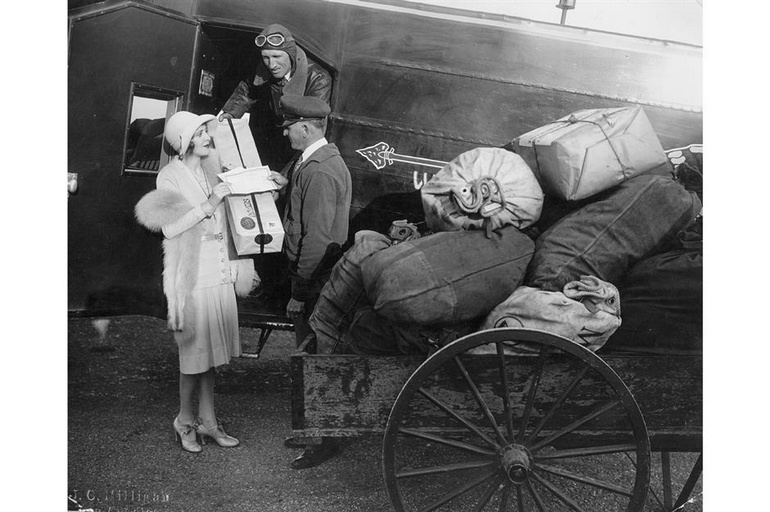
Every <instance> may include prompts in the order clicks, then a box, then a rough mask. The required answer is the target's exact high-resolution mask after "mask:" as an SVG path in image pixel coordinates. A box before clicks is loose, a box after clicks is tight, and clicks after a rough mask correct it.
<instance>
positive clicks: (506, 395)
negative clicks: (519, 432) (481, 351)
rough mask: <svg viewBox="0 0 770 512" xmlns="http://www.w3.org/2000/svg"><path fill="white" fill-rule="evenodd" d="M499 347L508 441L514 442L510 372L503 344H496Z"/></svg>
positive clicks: (498, 356) (498, 353)
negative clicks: (509, 391)
mask: <svg viewBox="0 0 770 512" xmlns="http://www.w3.org/2000/svg"><path fill="white" fill-rule="evenodd" d="M495 346H496V347H497V358H498V362H499V363H500V385H501V386H502V388H503V389H502V391H503V393H502V397H501V398H502V399H503V407H504V408H505V426H506V428H507V429H508V439H510V440H511V441H513V408H512V407H511V396H510V394H509V393H508V372H507V371H506V366H505V350H504V347H503V344H502V343H500V342H498V343H495Z"/></svg>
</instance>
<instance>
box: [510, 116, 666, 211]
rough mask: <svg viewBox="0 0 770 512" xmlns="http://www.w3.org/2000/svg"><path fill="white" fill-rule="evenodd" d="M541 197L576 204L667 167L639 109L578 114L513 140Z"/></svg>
mask: <svg viewBox="0 0 770 512" xmlns="http://www.w3.org/2000/svg"><path fill="white" fill-rule="evenodd" d="M513 146H514V149H515V151H516V153H518V154H519V155H521V156H522V157H523V158H524V160H525V161H526V162H527V163H528V164H529V166H530V167H531V168H532V171H533V172H534V173H535V175H536V176H537V178H538V180H539V181H540V184H541V185H542V187H543V188H544V189H545V192H546V193H548V194H551V195H554V196H556V197H559V198H561V199H566V200H569V201H576V200H580V199H585V198H587V197H590V196H592V195H594V194H597V193H599V192H602V191H604V190H607V189H609V188H612V187H614V186H616V185H618V184H620V183H622V182H624V181H626V180H628V179H630V178H633V177H634V176H637V175H639V174H642V173H644V172H647V171H649V170H651V169H653V168H655V167H657V166H659V165H662V164H664V163H666V162H667V159H666V153H665V152H664V151H663V146H661V144H660V141H659V140H658V136H657V135H656V133H655V131H654V130H653V129H652V125H651V124H650V121H649V120H648V119H647V115H646V114H645V113H644V110H642V108H641V107H639V106H637V107H620V108H604V109H591V110H580V111H577V112H573V113H572V114H570V115H568V116H565V117H562V118H561V119H558V120H556V121H554V122H553V123H550V124H547V125H545V126H541V127H540V128H537V129H535V130H532V131H530V132H527V133H525V134H524V135H520V136H519V137H517V138H515V139H514V140H513Z"/></svg>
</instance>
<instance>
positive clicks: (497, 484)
mask: <svg viewBox="0 0 770 512" xmlns="http://www.w3.org/2000/svg"><path fill="white" fill-rule="evenodd" d="M504 480H505V477H504V476H500V477H499V478H498V479H497V480H495V481H493V482H492V485H490V486H489V487H488V488H487V490H486V491H485V492H484V495H483V496H482V497H481V499H480V500H479V503H478V504H477V505H476V508H475V509H474V510H475V512H481V511H482V510H484V507H486V506H487V503H489V500H491V499H492V495H493V494H495V491H496V490H497V488H498V487H500V484H502V483H503V481H504Z"/></svg>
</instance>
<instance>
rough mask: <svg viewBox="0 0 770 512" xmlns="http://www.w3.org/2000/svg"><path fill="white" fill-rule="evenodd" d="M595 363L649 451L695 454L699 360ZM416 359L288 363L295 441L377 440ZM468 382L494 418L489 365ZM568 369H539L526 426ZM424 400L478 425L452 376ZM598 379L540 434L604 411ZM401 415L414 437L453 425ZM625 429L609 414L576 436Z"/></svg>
mask: <svg viewBox="0 0 770 512" xmlns="http://www.w3.org/2000/svg"><path fill="white" fill-rule="evenodd" d="M604 360H605V361H606V362H607V363H608V364H609V365H610V367H612V368H613V369H614V370H615V372H616V373H618V375H619V376H620V377H621V379H622V380H623V381H624V383H625V384H626V385H627V386H628V387H629V389H630V390H631V391H632V393H633V395H634V397H635V399H636V400H637V402H638V403H639V406H640V409H641V411H642V414H643V416H644V417H645V421H646V423H647V428H648V430H649V433H650V438H651V440H652V442H653V445H654V446H653V449H663V448H665V449H669V450H672V451H677V450H679V451H689V450H690V449H697V448H698V447H699V446H700V437H701V432H702V428H701V426H702V397H701V392H700V390H701V383H702V377H701V374H702V372H701V368H702V360H701V357H700V356H696V355H693V356H675V357H672V356H657V355H656V356H639V355H633V356H631V355H624V356H612V355H608V356H606V357H605V358H604ZM422 361H423V358H420V357H361V356H352V355H312V356H294V357H292V376H293V389H292V396H293V404H294V407H293V411H292V428H293V429H294V431H295V434H297V435H331V436H351V435H358V434H361V433H368V432H382V431H383V430H384V428H385V425H386V423H387V418H388V415H389V413H390V409H391V407H392V405H393V403H394V401H395V399H396V397H397V396H398V393H399V392H400V390H401V388H402V386H403V384H404V383H405V382H406V381H407V379H408V378H409V376H410V375H411V374H412V372H413V371H414V370H415V369H417V367H418V366H419V365H420V364H421V362H422ZM464 361H465V363H466V365H467V367H468V369H469V372H470V374H471V375H472V376H473V378H474V380H477V383H479V387H480V389H481V391H482V395H483V396H484V397H485V400H487V402H488V404H489V405H490V407H491V409H492V411H493V413H494V414H495V415H498V414H502V400H501V399H500V398H499V396H498V395H499V384H498V382H499V374H497V373H496V372H497V371H498V370H497V367H496V365H495V358H494V356H473V357H470V358H467V359H464ZM534 363H535V358H519V360H518V361H517V362H516V364H515V365H510V366H509V368H508V370H507V373H508V378H509V381H510V382H509V390H510V396H511V399H512V404H513V407H514V418H520V417H521V415H522V410H523V404H524V403H525V397H526V393H527V391H528V386H529V381H530V378H531V375H532V372H533V370H534ZM574 364H575V361H574V360H571V359H565V358H558V357H553V358H549V359H548V360H547V362H546V365H545V370H544V373H543V377H542V379H541V384H540V388H539V391H538V396H539V397H547V398H546V399H545V400H544V401H543V403H541V404H536V406H535V408H534V409H533V411H532V418H533V419H534V421H537V419H538V418H541V417H542V416H543V415H544V414H545V412H546V409H547V404H548V403H553V402H554V401H556V399H557V397H558V396H559V395H560V394H561V392H562V390H563V389H565V388H566V386H567V383H568V382H569V381H570V380H571V378H572V376H573V374H574V372H573V370H574V367H573V366H572V365H574ZM429 391H430V392H431V393H433V394H435V395H436V396H437V397H439V398H440V399H441V400H442V401H445V402H446V403H449V404H451V405H452V407H453V408H454V409H455V410H457V411H458V412H460V413H461V414H463V415H464V416H465V417H467V418H468V419H471V420H472V421H474V422H479V423H483V420H482V419H481V416H480V412H479V410H478V407H477V406H476V405H475V403H473V402H472V400H470V399H469V395H468V394H467V392H466V385H465V383H464V382H463V381H462V379H461V378H460V376H459V375H458V374H457V373H456V372H453V371H451V370H448V371H447V372H445V373H442V374H437V375H436V376H435V378H434V380H433V382H432V383H431V385H430V386H429ZM608 392H609V390H608V387H607V385H606V383H605V382H604V381H603V380H602V379H601V378H599V376H598V374H593V372H589V374H588V375H587V376H586V377H585V378H584V379H583V380H582V381H581V382H580V384H579V385H578V386H577V388H576V389H575V390H574V391H573V392H572V393H571V394H570V396H569V399H568V400H567V401H566V402H565V404H564V406H563V407H561V408H560V410H559V415H558V418H556V417H555V418H554V419H552V420H551V421H550V422H549V428H550V429H552V430H555V429H558V428H559V427H561V426H564V425H566V424H568V423H570V422H572V421H574V420H575V419H577V418H579V417H581V416H582V415H584V414H585V413H586V411H587V410H590V409H591V408H593V407H594V406H596V405H600V404H602V403H606V402H607V401H608V400H609V399H610V397H611V395H609V394H608ZM413 404H414V408H413V410H412V411H410V418H411V421H414V422H415V423H416V424H417V425H418V426H419V428H422V429H425V430H430V431H444V432H445V431H447V430H452V429H457V430H458V431H460V430H462V429H461V428H456V426H457V424H453V423H452V422H451V421H448V418H447V416H446V415H445V414H444V413H443V412H441V411H439V410H438V409H437V408H436V407H435V406H433V405H432V404H430V403H429V402H428V400H426V399H424V398H422V397H420V398H419V399H416V400H415V401H414V402H413ZM625 428H626V423H625V421H624V417H623V414H622V411H618V412H614V411H613V412H612V413H608V414H606V415H604V416H602V417H601V418H600V419H599V420H595V421H593V422H592V423H591V424H590V427H589V428H587V429H586V430H585V431H581V432H580V436H581V439H582V441H581V442H583V443H586V442H588V443H589V444H591V443H592V441H591V440H592V439H596V443H606V442H607V441H609V440H610V439H614V438H617V439H622V438H623V436H624V435H626V434H623V433H622V431H623V430H624V429H625Z"/></svg>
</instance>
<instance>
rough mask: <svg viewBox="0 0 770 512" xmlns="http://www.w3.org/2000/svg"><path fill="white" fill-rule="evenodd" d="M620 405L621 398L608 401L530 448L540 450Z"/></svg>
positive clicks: (532, 450)
mask: <svg viewBox="0 0 770 512" xmlns="http://www.w3.org/2000/svg"><path fill="white" fill-rule="evenodd" d="M618 405H620V401H619V400H613V401H611V402H607V403H606V404H604V405H602V406H601V407H598V408H596V409H594V410H593V411H592V412H590V413H588V414H586V415H585V416H583V417H582V418H580V419H578V420H576V421H573V422H572V423H570V424H569V425H567V426H566V427H564V428H563V429H561V430H559V431H558V432H556V433H554V434H552V435H550V436H548V437H546V438H545V439H542V440H541V441H540V442H538V443H535V444H534V445H532V446H531V447H530V448H529V450H530V451H531V452H534V451H536V450H539V449H540V448H542V447H543V446H545V445H547V444H549V443H552V442H553V441H555V440H557V439H559V438H560V437H562V436H564V435H566V434H569V433H570V432H572V431H573V430H576V429H577V428H578V427H580V426H581V425H583V424H585V423H588V422H589V421H591V420H592V419H594V418H598V417H599V416H601V415H602V414H604V413H606V412H607V411H609V410H611V409H614V408H615V407H617V406H618Z"/></svg>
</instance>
